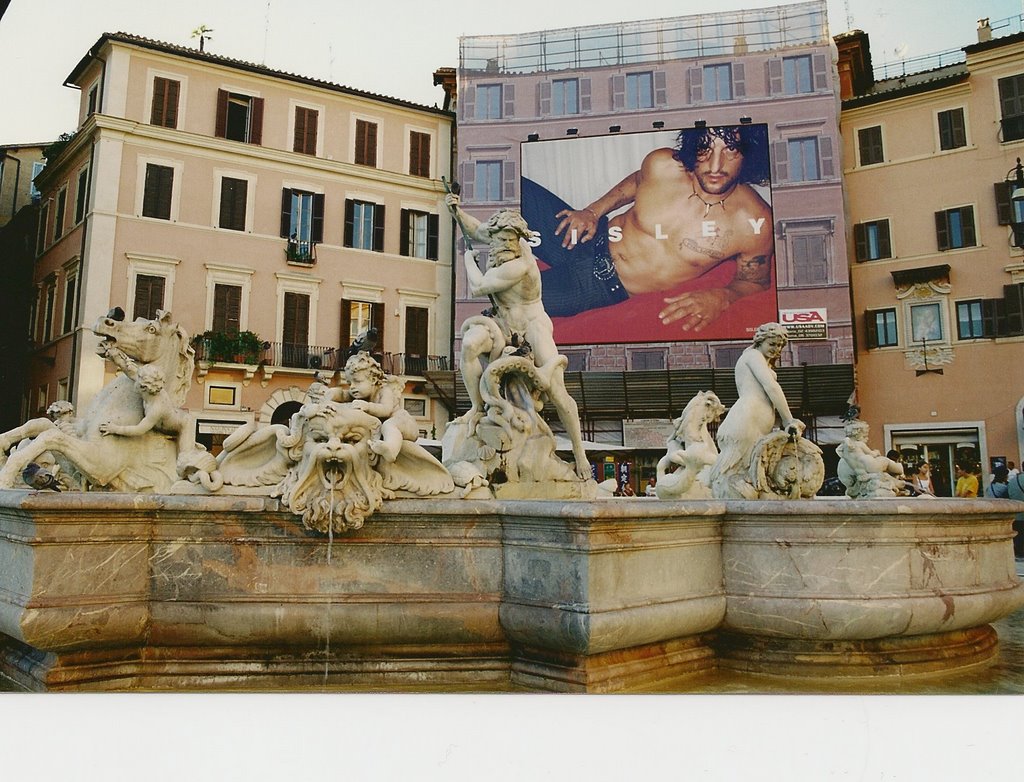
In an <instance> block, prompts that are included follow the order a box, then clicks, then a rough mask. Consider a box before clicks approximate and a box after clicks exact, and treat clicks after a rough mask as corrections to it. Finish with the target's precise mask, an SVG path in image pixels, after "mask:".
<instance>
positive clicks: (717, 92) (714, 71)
mask: <svg viewBox="0 0 1024 782" xmlns="http://www.w3.org/2000/svg"><path fill="white" fill-rule="evenodd" d="M709 74H711V75H713V77H714V78H712V79H710V80H709V79H708V76H709ZM723 79H724V81H723ZM701 84H702V85H703V92H702V95H703V100H704V102H705V103H725V102H727V101H731V100H735V91H734V89H733V64H732V63H731V62H715V63H705V64H704V65H702V66H701ZM723 84H724V87H725V92H726V93H727V94H725V95H722V94H721V92H722V87H723ZM712 87H713V88H714V89H713V90H712V89H711V88H712Z"/></svg>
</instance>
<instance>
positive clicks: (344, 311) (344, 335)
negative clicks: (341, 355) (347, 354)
mask: <svg viewBox="0 0 1024 782" xmlns="http://www.w3.org/2000/svg"><path fill="white" fill-rule="evenodd" d="M351 327H352V302H350V301H349V300H348V299H342V300H341V325H340V326H339V337H338V347H340V348H347V347H348V346H349V345H351V344H352V339H351V338H350V337H349V333H348V332H349V329H350V328H351Z"/></svg>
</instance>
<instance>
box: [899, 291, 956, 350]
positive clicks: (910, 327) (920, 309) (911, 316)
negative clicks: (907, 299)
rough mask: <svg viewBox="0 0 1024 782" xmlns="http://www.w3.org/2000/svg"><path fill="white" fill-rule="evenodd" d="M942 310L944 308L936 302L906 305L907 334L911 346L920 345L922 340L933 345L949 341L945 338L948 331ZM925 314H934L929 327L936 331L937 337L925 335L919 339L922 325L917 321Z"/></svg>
mask: <svg viewBox="0 0 1024 782" xmlns="http://www.w3.org/2000/svg"><path fill="white" fill-rule="evenodd" d="M944 309H945V308H944V307H943V306H942V303H941V302H938V301H923V302H920V303H916V304H908V305H907V309H906V318H907V333H908V334H909V335H910V343H911V344H913V345H917V344H919V343H921V341H922V338H923V340H924V341H926V342H927V343H929V344H933V345H934V344H942V343H945V342H948V341H949V340H948V337H947V336H946V335H947V334H948V333H949V331H948V329H947V327H946V322H945V312H944ZM927 312H933V313H935V317H934V318H932V323H930V324H929V327H934V328H936V329H937V330H938V336H936V337H934V338H933V337H930V336H927V335H921V336H920V337H919V334H920V329H921V328H922V324H921V323H920V322H919V319H920V318H921V317H922V314H923V313H927Z"/></svg>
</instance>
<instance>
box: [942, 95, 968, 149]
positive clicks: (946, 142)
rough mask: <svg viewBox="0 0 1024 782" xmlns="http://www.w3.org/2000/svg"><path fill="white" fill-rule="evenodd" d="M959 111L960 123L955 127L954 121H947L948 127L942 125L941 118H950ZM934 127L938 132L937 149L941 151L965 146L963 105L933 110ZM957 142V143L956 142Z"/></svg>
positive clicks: (965, 132)
mask: <svg viewBox="0 0 1024 782" xmlns="http://www.w3.org/2000/svg"><path fill="white" fill-rule="evenodd" d="M957 113H959V117H960V120H959V122H960V124H959V127H957V125H956V123H955V122H949V123H948V125H949V126H948V127H947V128H944V127H943V118H944V117H948V118H949V119H950V120H952V118H953V117H954V116H956V115H957ZM935 127H936V131H937V133H938V140H939V149H940V150H941V151H943V152H946V151H952V150H954V149H963V148H964V147H966V146H967V112H966V111H965V110H964V107H963V106H954V107H953V108H949V109H943V110H942V111H936V112H935ZM958 142H959V143H958Z"/></svg>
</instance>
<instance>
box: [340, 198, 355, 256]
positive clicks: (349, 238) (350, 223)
mask: <svg viewBox="0 0 1024 782" xmlns="http://www.w3.org/2000/svg"><path fill="white" fill-rule="evenodd" d="M355 230H356V202H355V201H353V200H352V199H351V198H346V199H345V236H344V239H343V240H342V241H343V242H344V246H345V247H351V246H352V243H353V241H354V240H355Z"/></svg>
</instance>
